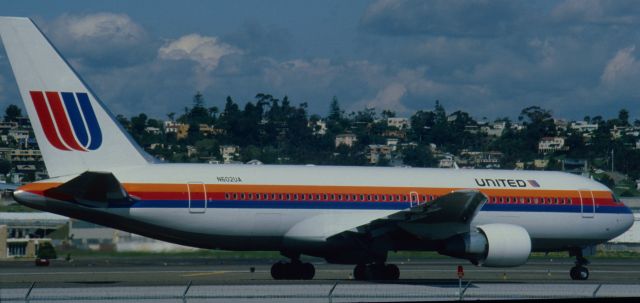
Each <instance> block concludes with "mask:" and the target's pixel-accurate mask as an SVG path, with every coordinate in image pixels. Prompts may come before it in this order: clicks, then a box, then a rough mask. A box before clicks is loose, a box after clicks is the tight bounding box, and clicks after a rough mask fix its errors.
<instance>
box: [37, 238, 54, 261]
mask: <svg viewBox="0 0 640 303" xmlns="http://www.w3.org/2000/svg"><path fill="white" fill-rule="evenodd" d="M37 257H38V259H55V258H57V257H58V255H57V254H56V250H55V248H53V245H51V243H50V242H44V243H40V248H39V249H38V255H37Z"/></svg>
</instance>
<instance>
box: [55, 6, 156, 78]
mask: <svg viewBox="0 0 640 303" xmlns="http://www.w3.org/2000/svg"><path fill="white" fill-rule="evenodd" d="M46 29H47V34H48V36H49V37H50V38H51V39H52V40H53V42H54V44H55V45H56V46H57V47H59V48H60V49H61V50H62V51H63V53H65V54H66V55H67V56H70V57H72V58H73V59H76V60H79V62H78V63H80V64H86V65H88V66H92V67H95V66H102V65H110V66H113V65H117V66H125V65H132V64H136V63H139V62H142V61H146V60H149V59H150V58H152V54H153V53H152V49H153V48H154V45H153V43H152V41H150V39H149V36H148V34H147V32H146V31H145V30H144V29H143V28H142V27H141V26H140V25H138V24H137V23H135V22H134V21H133V20H132V19H131V18H130V17H129V16H127V15H125V14H114V13H108V12H102V13H95V14H85V15H71V14H64V15H62V16H60V17H58V18H56V19H55V20H54V21H53V22H51V23H50V24H47V27H46Z"/></svg>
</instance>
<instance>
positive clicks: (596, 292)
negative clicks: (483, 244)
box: [0, 257, 640, 303]
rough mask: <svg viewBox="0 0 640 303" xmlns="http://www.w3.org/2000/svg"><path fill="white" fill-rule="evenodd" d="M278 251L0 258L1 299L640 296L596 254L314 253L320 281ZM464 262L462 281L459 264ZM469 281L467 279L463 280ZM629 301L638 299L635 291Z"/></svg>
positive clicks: (621, 266) (638, 274)
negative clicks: (494, 257) (578, 260)
mask: <svg viewBox="0 0 640 303" xmlns="http://www.w3.org/2000/svg"><path fill="white" fill-rule="evenodd" d="M276 261H277V260H241V259H240V260H223V261H221V260H211V259H207V258H189V259H184V258H175V257H172V258H157V257H152V258H141V257H135V258H122V257H118V258H103V259H101V258H95V259H86V258H83V259H79V260H73V261H72V262H66V261H59V260H55V261H53V262H52V263H51V265H50V266H48V267H36V266H35V265H34V263H33V261H2V262H0V301H2V302H25V301H26V302H261V303H262V302H305V303H311V302H360V301H381V302H392V301H416V300H418V301H422V300H425V301H429V300H444V301H451V300H458V299H459V298H460V294H461V293H462V296H463V297H464V299H465V300H483V299H491V300H496V299H498V300H502V299H548V298H607V297H620V296H623V297H640V287H639V286H640V260H635V259H594V260H592V261H593V262H592V264H591V265H590V266H589V269H590V272H591V278H590V279H589V280H588V281H572V280H571V279H570V278H569V275H568V271H569V268H571V266H573V260H572V259H568V258H563V259H555V260H554V259H539V258H538V259H533V260H530V261H529V262H528V263H527V264H526V265H524V266H521V267H516V268H507V269H497V268H484V267H476V266H473V265H470V264H467V263H465V262H458V261H457V260H455V259H420V260H408V259H404V260H394V262H392V263H394V264H397V265H398V266H399V268H400V270H401V277H400V280H398V281H354V280H353V279H352V277H351V272H352V270H353V267H352V266H346V265H332V264H326V263H324V262H321V260H317V262H312V263H313V264H314V265H315V267H316V277H315V279H314V280H311V281H294V280H280V281H274V280H273V279H271V277H270V274H269V270H270V266H271V264H272V263H273V262H276ZM459 264H461V265H464V269H465V275H464V278H463V280H462V283H460V284H459V281H458V279H457V274H456V269H457V266H458V265H459ZM460 286H462V287H460ZM630 302H636V301H635V299H632V300H631V301H630Z"/></svg>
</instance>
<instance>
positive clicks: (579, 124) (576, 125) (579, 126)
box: [570, 121, 598, 133]
mask: <svg viewBox="0 0 640 303" xmlns="http://www.w3.org/2000/svg"><path fill="white" fill-rule="evenodd" d="M570 128H571V129H575V130H577V131H579V132H581V133H592V132H594V131H596V130H598V124H596V123H589V122H587V121H573V122H571V126H570Z"/></svg>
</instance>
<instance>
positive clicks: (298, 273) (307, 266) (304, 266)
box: [271, 259, 316, 280]
mask: <svg viewBox="0 0 640 303" xmlns="http://www.w3.org/2000/svg"><path fill="white" fill-rule="evenodd" d="M315 274H316V269H315V267H313V264H311V263H302V262H300V259H292V260H291V262H289V263H287V262H282V261H280V262H278V263H276V264H273V266H271V277H272V278H273V279H275V280H285V279H288V280H311V279H313V276H315Z"/></svg>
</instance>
